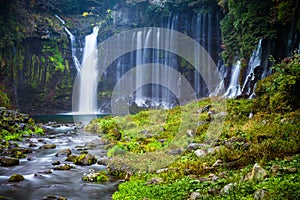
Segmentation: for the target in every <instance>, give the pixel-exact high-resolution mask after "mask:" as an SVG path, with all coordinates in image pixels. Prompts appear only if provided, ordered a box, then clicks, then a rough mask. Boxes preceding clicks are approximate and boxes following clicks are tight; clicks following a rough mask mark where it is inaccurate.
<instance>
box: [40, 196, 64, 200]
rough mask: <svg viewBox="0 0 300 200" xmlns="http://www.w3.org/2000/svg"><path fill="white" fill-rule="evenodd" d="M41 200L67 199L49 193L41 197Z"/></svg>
mask: <svg viewBox="0 0 300 200" xmlns="http://www.w3.org/2000/svg"><path fill="white" fill-rule="evenodd" d="M41 200H67V199H66V198H65V197H61V196H54V195H50V196H46V197H43V198H42V199H41Z"/></svg>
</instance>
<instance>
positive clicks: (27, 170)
mask: <svg viewBox="0 0 300 200" xmlns="http://www.w3.org/2000/svg"><path fill="white" fill-rule="evenodd" d="M29 143H33V144H35V145H36V146H35V147H30V149H31V150H32V151H33V152H32V153H30V154H28V155H27V158H22V159H20V164H19V165H17V166H12V167H3V166H0V196H1V195H2V196H4V197H6V198H8V199H22V200H27V199H28V200H29V199H30V200H33V199H43V198H45V197H49V196H50V195H51V196H56V197H59V196H62V197H65V198H66V199H68V200H69V199H72V200H77V199H78V200H82V199H85V200H88V199H97V200H98V199H101V200H102V199H103V200H106V199H111V196H112V194H113V193H114V192H115V191H116V190H117V185H118V183H119V180H117V179H114V178H113V179H111V180H110V181H109V182H105V183H101V184H100V183H90V182H84V181H83V180H82V177H83V174H85V173H88V172H89V171H91V170H95V171H101V170H105V168H106V167H105V166H103V165H99V164H94V165H90V166H80V165H75V164H73V163H72V162H67V161H65V159H66V157H56V156H55V154H56V153H57V152H58V151H59V150H61V149H66V148H69V149H70V150H71V151H72V154H75V155H79V154H80V152H81V151H82V148H78V146H84V148H85V149H87V151H88V153H90V154H93V155H95V156H96V157H97V158H98V159H101V158H104V157H105V156H106V152H105V150H104V149H103V144H102V143H101V138H100V137H99V136H97V135H95V134H92V133H88V132H85V131H83V130H80V129H79V130H77V131H75V132H73V131H68V132H66V133H52V134H47V135H45V136H40V137H32V138H28V139H26V140H24V141H21V142H18V144H19V146H20V147H26V148H28V147H29ZM45 143H54V144H56V148H55V149H41V148H40V146H41V145H43V144H45ZM28 158H30V159H28ZM54 161H60V163H61V164H65V163H66V164H69V165H72V166H74V167H75V168H73V169H70V170H54V167H55V166H54V165H52V163H53V162H54ZM49 171H51V172H52V173H47V172H49ZM12 174H22V175H23V176H24V178H25V180H23V181H20V182H14V183H12V182H9V181H8V179H9V177H10V176H11V175H12Z"/></svg>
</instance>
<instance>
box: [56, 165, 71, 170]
mask: <svg viewBox="0 0 300 200" xmlns="http://www.w3.org/2000/svg"><path fill="white" fill-rule="evenodd" d="M72 168H74V167H73V166H72V165H68V164H64V165H59V166H56V167H55V168H54V169H55V170H70V169H72Z"/></svg>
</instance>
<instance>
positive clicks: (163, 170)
mask: <svg viewBox="0 0 300 200" xmlns="http://www.w3.org/2000/svg"><path fill="white" fill-rule="evenodd" d="M168 170H169V168H163V169H158V170H157V171H156V173H157V174H160V173H163V172H167V171H168Z"/></svg>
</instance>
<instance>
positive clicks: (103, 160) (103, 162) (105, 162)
mask: <svg viewBox="0 0 300 200" xmlns="http://www.w3.org/2000/svg"><path fill="white" fill-rule="evenodd" d="M108 163H109V159H108V158H101V159H99V160H98V162H97V164H98V165H105V166H107V165H108Z"/></svg>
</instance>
